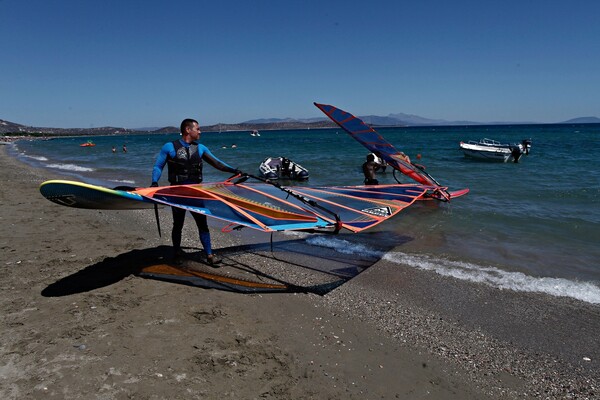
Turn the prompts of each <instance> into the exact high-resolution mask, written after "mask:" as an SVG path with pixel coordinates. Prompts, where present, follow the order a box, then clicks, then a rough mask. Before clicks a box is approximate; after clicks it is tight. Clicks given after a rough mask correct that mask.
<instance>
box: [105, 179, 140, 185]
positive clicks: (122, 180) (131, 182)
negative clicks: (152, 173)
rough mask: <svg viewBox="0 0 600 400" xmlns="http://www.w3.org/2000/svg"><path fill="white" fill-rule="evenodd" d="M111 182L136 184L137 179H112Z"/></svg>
mask: <svg viewBox="0 0 600 400" xmlns="http://www.w3.org/2000/svg"><path fill="white" fill-rule="evenodd" d="M110 182H116V183H130V184H132V185H133V184H134V183H135V181H132V180H130V179H110Z"/></svg>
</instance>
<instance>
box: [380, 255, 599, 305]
mask: <svg viewBox="0 0 600 400" xmlns="http://www.w3.org/2000/svg"><path fill="white" fill-rule="evenodd" d="M383 258H384V259H385V260H387V261H391V262H393V263H396V264H403V265H408V266H410V267H413V268H418V269H423V270H428V271H434V272H436V273H438V274H440V275H443V276H451V277H454V278H457V279H462V280H467V281H472V282H478V283H483V284H486V285H489V286H492V287H496V288H499V289H510V290H515V291H521V292H538V293H546V294H549V295H552V296H558V297H571V298H574V299H577V300H581V301H585V302H587V303H591V304H600V287H598V286H596V285H594V284H593V283H590V282H577V281H571V280H568V279H563V278H549V277H541V278H539V277H533V276H529V275H525V274H523V273H521V272H508V271H503V270H501V269H498V268H495V267H484V266H481V265H476V264H471V263H467V262H461V261H451V260H445V259H442V258H433V257H430V256H426V255H410V254H405V253H401V252H391V253H387V254H385V255H384V256H383Z"/></svg>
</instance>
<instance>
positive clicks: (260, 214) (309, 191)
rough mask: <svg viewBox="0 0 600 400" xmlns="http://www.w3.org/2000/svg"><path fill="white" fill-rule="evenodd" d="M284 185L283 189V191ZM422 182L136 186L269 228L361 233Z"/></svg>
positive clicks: (156, 198) (158, 198) (164, 200)
mask: <svg viewBox="0 0 600 400" xmlns="http://www.w3.org/2000/svg"><path fill="white" fill-rule="evenodd" d="M282 189H283V190H282ZM428 189H429V188H428V187H425V186H422V185H412V184H409V185H381V186H356V187H353V186H348V187H344V186H339V187H279V186H275V185H272V184H269V183H243V184H242V183H238V184H235V183H232V182H231V181H225V182H220V183H206V184H194V185H178V186H166V187H158V188H155V187H152V188H145V189H137V190H136V191H135V193H136V194H139V195H141V196H142V197H144V198H145V199H147V200H150V201H153V202H156V203H159V204H164V205H168V206H172V207H178V208H182V209H185V210H188V211H191V212H196V213H200V214H204V215H207V216H210V217H214V218H217V219H220V220H223V221H227V222H229V223H234V224H238V225H242V226H247V227H250V228H253V229H257V230H260V231H265V232H274V231H288V230H299V231H307V230H308V231H314V230H328V229H329V230H335V232H337V231H339V229H341V228H345V229H347V230H349V231H351V232H361V231H363V230H365V229H368V228H371V227H373V226H375V225H377V224H379V223H381V222H383V221H385V220H386V219H388V218H391V217H393V216H394V215H396V214H397V213H399V212H400V211H402V210H403V209H404V208H406V207H408V206H409V205H411V204H412V203H414V202H415V201H416V200H417V199H419V198H420V197H421V196H423V195H424V194H425V193H426V192H427V191H428Z"/></svg>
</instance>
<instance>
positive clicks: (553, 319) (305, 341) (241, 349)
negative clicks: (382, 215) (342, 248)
mask: <svg viewBox="0 0 600 400" xmlns="http://www.w3.org/2000/svg"><path fill="white" fill-rule="evenodd" d="M5 147H6V146H1V147H0V176H1V181H2V182H4V184H5V187H6V188H10V190H4V191H2V192H1V194H0V199H1V204H2V208H1V211H0V222H1V225H0V226H1V227H2V228H1V229H2V235H1V239H0V242H1V247H2V258H1V262H0V268H1V275H0V278H1V279H0V289H1V290H0V307H1V308H0V309H1V311H2V313H1V316H0V321H1V322H0V343H1V345H0V398H3V399H21V398H60V399H75V398H103V399H125V398H140V399H161V398H186V399H187V398H203V399H212V398H237V399H252V398H272V399H281V398H285V399H374V398H386V399H387V398H405V399H421V398H430V399H481V398H490V399H496V398H498V399H500V398H506V399H521V398H548V399H563V398H581V399H584V398H596V397H599V396H600V395H599V394H598V390H599V388H598V383H599V382H600V380H599V372H598V371H599V370H600V368H599V360H600V351H599V350H600V345H599V344H598V340H597V337H598V333H597V332H599V331H600V330H599V328H600V307H598V306H593V305H589V304H586V303H582V302H578V301H574V300H569V299H562V298H555V297H550V296H547V295H539V294H529V293H516V292H512V291H507V290H505V291H501V290H498V289H493V288H490V287H487V286H484V285H480V284H473V283H468V282H463V281H458V280H454V279H452V278H448V277H441V276H438V275H436V274H435V273H432V272H427V271H418V270H414V269H411V268H409V267H403V266H398V265H397V264H391V263H387V262H386V261H385V260H359V261H356V260H349V259H347V260H346V259H344V258H343V256H340V259H339V260H335V259H333V258H331V257H323V258H320V257H319V255H320V253H318V252H317V254H306V253H303V252H302V251H300V252H298V251H295V250H294V248H290V249H287V248H286V246H284V245H283V244H281V245H280V246H279V247H277V246H278V244H277V243H275V246H276V248H277V249H278V250H277V251H276V254H275V255H276V256H277V257H278V258H280V259H281V260H283V261H281V260H279V261H278V260H273V259H269V257H268V255H269V254H268V252H267V251H266V250H265V249H264V248H262V247H261V246H260V243H261V242H262V243H267V242H268V240H269V236H267V235H261V234H249V233H246V232H241V233H240V232H233V233H229V234H224V233H221V232H219V229H217V227H220V225H219V224H215V229H213V231H212V232H213V246H214V247H215V249H216V251H217V252H218V253H220V254H222V255H223V256H224V263H225V264H226V265H225V266H224V267H223V271H226V270H227V268H231V267H229V266H230V265H234V264H236V263H237V264H236V265H240V264H243V265H248V266H252V267H256V268H257V269H259V270H260V271H263V272H264V273H267V274H268V275H269V276H270V277H272V278H274V279H276V280H277V281H287V282H292V283H294V284H295V285H298V286H300V287H308V286H311V285H314V284H319V283H323V282H325V283H327V282H328V281H335V280H336V279H334V278H331V275H330V274H327V273H324V271H325V272H327V271H330V270H332V269H333V267H335V269H336V270H341V269H343V268H341V267H340V266H338V265H337V264H340V265H341V266H347V267H348V268H349V269H354V270H362V269H363V268H366V267H368V268H367V269H366V270H365V271H364V272H362V273H361V274H360V275H358V276H356V277H354V278H353V279H350V280H349V281H348V282H346V283H344V284H343V285H341V286H338V287H337V288H334V289H333V290H331V291H329V292H326V293H325V294H322V295H320V294H315V293H302V292H301V291H298V292H296V293H270V294H266V293H262V294H242V293H235V292H230V291H224V290H217V289H204V288H199V287H193V286H186V285H181V284H175V283H170V282H164V281H159V280H153V279H144V278H141V277H139V276H137V275H136V272H137V271H136V268H137V267H139V265H138V264H139V262H140V259H142V258H143V259H148V258H152V257H156V258H157V262H159V261H160V259H161V257H162V255H163V254H164V253H165V252H167V251H168V249H169V247H168V246H169V245H170V240H169V236H170V226H169V225H170V216H169V214H170V213H169V212H168V210H161V220H162V230H163V237H162V238H159V237H158V235H157V233H156V225H155V222H154V215H153V212H152V211H151V210H143V211H98V210H79V209H71V208H67V207H62V206H59V205H56V204H53V203H51V202H49V201H47V200H46V199H44V198H43V197H42V196H41V195H40V194H39V190H38V186H39V184H40V183H41V182H43V181H45V180H47V179H52V178H57V176H52V175H51V174H50V173H49V172H48V171H45V170H37V169H32V168H29V167H28V166H25V165H24V164H22V163H20V162H19V161H18V160H16V159H13V158H11V157H9V156H7V154H6V149H5ZM400 218H401V216H400ZM192 225H193V224H192V223H191V218H189V217H188V219H186V228H185V229H186V231H185V232H184V238H185V239H184V240H185V241H184V245H187V246H189V247H190V248H192V249H194V248H197V246H199V245H198V243H196V241H195V240H194V238H196V234H195V233H194V232H193V229H192V228H193V227H192ZM221 225H222V224H221ZM294 240H296V241H298V242H301V239H294V238H293V237H286V241H288V242H290V243H292V245H293V243H294ZM248 243H253V244H254V245H255V246H254V247H252V246H250V247H245V246H246V245H247V244H248ZM299 246H303V245H302V244H299ZM263 247H264V246H263ZM288 250H289V251H288ZM336 263H337V264H336ZM357 263H358V264H357ZM297 264H301V265H302V266H304V267H299V266H298V265H297ZM307 266H308V267H311V266H312V267H314V268H312V269H311V268H305V267H307ZM588 360H589V361H588Z"/></svg>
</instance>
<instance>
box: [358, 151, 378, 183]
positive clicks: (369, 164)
mask: <svg viewBox="0 0 600 400" xmlns="http://www.w3.org/2000/svg"><path fill="white" fill-rule="evenodd" d="M380 167H381V166H380V165H379V164H377V163H376V162H375V155H374V154H369V155H367V161H366V162H365V163H364V164H363V165H362V170H363V174H365V185H379V181H378V180H377V179H375V172H376V171H377V170H379V168H380Z"/></svg>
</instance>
